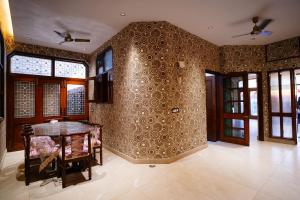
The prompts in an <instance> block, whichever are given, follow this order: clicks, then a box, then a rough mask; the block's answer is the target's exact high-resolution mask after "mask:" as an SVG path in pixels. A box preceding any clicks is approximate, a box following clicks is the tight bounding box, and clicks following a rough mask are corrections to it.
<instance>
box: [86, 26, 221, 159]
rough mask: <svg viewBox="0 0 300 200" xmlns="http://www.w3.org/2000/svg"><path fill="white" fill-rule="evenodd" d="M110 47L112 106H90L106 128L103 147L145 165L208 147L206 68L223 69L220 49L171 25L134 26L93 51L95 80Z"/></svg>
mask: <svg viewBox="0 0 300 200" xmlns="http://www.w3.org/2000/svg"><path fill="white" fill-rule="evenodd" d="M108 46H112V48H113V66H114V69H113V70H114V103H113V104H94V103H92V104H90V119H91V120H92V121H94V122H98V123H101V124H104V134H103V137H104V138H103V139H104V144H105V145H106V146H108V147H109V148H110V149H113V150H114V151H117V152H119V153H121V154H123V155H125V156H127V157H129V158H132V159H135V160H136V161H142V162H153V161H158V162H159V161H161V160H164V159H167V158H173V157H176V156H178V155H182V154H184V153H186V152H189V151H191V150H193V149H197V148H199V147H202V146H205V145H206V142H207V139H206V104H205V76H204V69H211V70H214V71H220V68H219V50H218V47H217V46H215V45H213V44H211V43H209V42H207V41H205V40H202V39H200V38H199V37H197V36H195V35H192V34H190V33H188V32H186V31H184V30H182V29H180V28H178V27H176V26H174V25H171V24H169V23H167V22H141V23H132V24H129V25H128V26H127V27H126V28H124V29H123V30H122V31H121V32H120V33H118V34H117V35H115V36H114V37H113V38H112V39H111V40H109V41H108V42H106V43H105V44H104V45H102V46H101V47H100V48H99V49H97V50H96V51H95V52H94V53H93V55H92V57H91V60H90V75H91V76H93V75H95V59H96V55H97V54H98V53H101V51H103V50H104V49H105V48H107V47H108ZM178 61H183V62H184V65H185V67H184V68H178V67H177V64H176V63H177V62H178ZM173 107H179V108H180V112H179V113H172V112H171V109H172V108H173Z"/></svg>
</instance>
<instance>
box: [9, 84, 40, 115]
mask: <svg viewBox="0 0 300 200" xmlns="http://www.w3.org/2000/svg"><path fill="white" fill-rule="evenodd" d="M14 104H15V105H14V106H15V107H14V116H15V118H28V117H34V116H35V83H33V82H25V81H16V82H15V86H14Z"/></svg>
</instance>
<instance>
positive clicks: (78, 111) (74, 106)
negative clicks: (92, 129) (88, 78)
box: [67, 84, 85, 115]
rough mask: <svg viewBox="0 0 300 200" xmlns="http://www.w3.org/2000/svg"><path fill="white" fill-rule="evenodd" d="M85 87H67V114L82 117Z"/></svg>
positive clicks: (72, 85)
mask: <svg viewBox="0 0 300 200" xmlns="http://www.w3.org/2000/svg"><path fill="white" fill-rule="evenodd" d="M84 99H85V87H84V85H77V84H68V85H67V114H68V115H83V114H84V104H85V100H84Z"/></svg>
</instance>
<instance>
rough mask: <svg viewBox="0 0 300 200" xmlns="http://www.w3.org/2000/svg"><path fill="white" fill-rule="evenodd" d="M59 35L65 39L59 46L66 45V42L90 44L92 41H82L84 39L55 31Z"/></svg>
mask: <svg viewBox="0 0 300 200" xmlns="http://www.w3.org/2000/svg"><path fill="white" fill-rule="evenodd" d="M54 32H55V33H56V34H57V35H59V36H60V37H62V38H64V40H63V41H62V42H60V43H58V44H59V45H61V44H63V43H65V42H90V41H91V40H90V39H82V38H72V36H71V34H70V33H69V32H68V31H66V32H63V33H61V32H58V31H54Z"/></svg>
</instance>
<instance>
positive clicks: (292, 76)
mask: <svg viewBox="0 0 300 200" xmlns="http://www.w3.org/2000/svg"><path fill="white" fill-rule="evenodd" d="M297 69H300V68H287V69H276V70H270V71H267V81H268V82H267V92H268V122H269V133H268V134H269V137H270V138H273V139H281V140H286V141H293V142H294V143H295V144H297V128H296V126H297V124H296V117H297V115H296V109H295V108H296V95H295V70H297ZM282 71H289V72H290V83H291V111H292V112H291V114H289V113H286V114H285V113H282V112H281V111H282V92H281V87H282V86H281V76H280V72H282ZM276 72H277V73H279V77H278V83H279V108H280V112H279V113H276V114H278V115H275V116H279V117H280V126H281V125H282V117H284V116H288V117H292V131H293V133H292V135H293V138H284V137H283V132H282V130H283V127H282V126H281V130H280V137H276V136H273V135H272V116H273V115H272V107H271V106H272V105H271V86H270V74H271V73H276Z"/></svg>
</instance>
